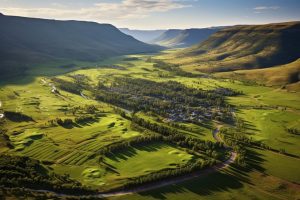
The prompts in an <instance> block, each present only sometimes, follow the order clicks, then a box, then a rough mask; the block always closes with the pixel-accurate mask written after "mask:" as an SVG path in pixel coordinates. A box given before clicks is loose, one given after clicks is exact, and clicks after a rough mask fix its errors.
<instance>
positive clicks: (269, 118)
mask: <svg viewBox="0 0 300 200" xmlns="http://www.w3.org/2000/svg"><path fill="white" fill-rule="evenodd" d="M237 115H238V116H239V117H241V118H242V119H244V120H245V122H246V123H247V132H248V133H249V134H250V135H249V136H251V137H253V138H254V139H255V140H259V141H264V142H265V143H266V144H268V145H269V146H270V147H272V148H274V149H278V150H279V149H285V150H286V152H287V153H291V154H294V155H298V156H300V151H299V144H300V137H299V136H298V135H293V134H291V133H289V132H287V130H286V129H287V128H297V129H300V114H298V113H297V112H291V111H282V110H274V109H272V110H259V109H247V110H246V109H244V110H240V111H239V112H237Z"/></svg>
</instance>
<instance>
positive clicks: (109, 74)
mask: <svg viewBox="0 0 300 200" xmlns="http://www.w3.org/2000/svg"><path fill="white" fill-rule="evenodd" d="M156 59H157V57H156V56H155V55H131V56H127V57H117V58H113V59H109V60H106V61H104V62H102V63H99V66H98V67H94V68H92V67H91V68H81V69H78V68H77V69H76V70H75V71H72V72H68V73H65V74H62V75H56V76H36V73H32V74H31V72H28V75H27V76H26V77H24V78H23V79H21V80H11V81H9V82H1V85H0V105H1V106H0V123H1V129H0V133H1V134H0V154H1V155H9V156H20V157H29V158H30V159H34V160H38V161H39V165H40V166H41V167H42V168H43V170H41V171H40V172H39V173H41V174H43V175H42V176H47V175H50V174H52V173H54V174H57V176H59V177H64V178H61V180H63V179H70V180H72V181H76V182H77V183H76V184H81V185H82V186H83V187H89V189H91V190H97V192H107V191H112V190H120V189H121V190H122V189H124V188H127V187H128V188H136V187H141V186H140V185H143V184H150V185H151V184H152V182H153V181H154V183H155V181H156V182H158V183H161V185H159V186H160V187H159V188H158V187H156V186H155V187H150V189H151V190H150V191H149V188H148V189H147V191H144V190H138V191H137V193H134V194H132V192H129V194H126V195H125V196H119V195H117V196H114V197H109V198H110V199H298V198H300V173H299V170H298V166H300V151H299V144H300V134H299V130H300V103H299V102H300V94H299V93H297V92H295V93H291V92H288V91H285V90H283V89H277V88H272V87H265V86H261V85H257V84H250V83H248V82H247V83H246V82H243V81H237V80H231V79H221V78H216V77H212V76H207V75H197V76H193V75H191V74H190V73H188V74H186V73H184V72H182V71H174V70H170V69H169V68H168V67H169V66H165V65H164V64H161V63H160V64H157V60H156ZM166 65H167V64H166ZM199 91H200V92H199ZM220 127H222V128H220ZM219 128H220V133H219V134H218V137H220V138H218V137H217V136H216V134H214V133H216V132H214V130H216V129H217V130H219ZM177 138H180V139H178V140H177ZM182 138H183V139H182ZM216 139H218V140H219V141H218V142H216ZM182 141H186V142H185V143H183V142H182ZM223 143H225V144H223ZM200 144H201V145H200ZM220 144H221V145H220ZM219 145H220V146H219ZM226 146H230V147H231V148H232V149H233V150H232V151H234V152H236V153H230V152H231V150H229V149H226ZM226 160H227V161H226ZM233 160H235V162H233ZM195 163H196V164H197V165H196V164H195ZM222 163H223V164H222ZM229 164H230V166H228V165H229ZM211 166H220V167H217V169H215V170H214V172H212V173H207V174H206V175H205V176H204V175H201V176H199V177H198V175H196V176H195V177H194V175H191V177H194V178H193V179H191V180H187V179H190V178H191V177H189V178H186V179H185V178H182V179H180V178H177V179H176V178H175V179H174V177H172V176H173V175H172V176H171V174H176V175H177V176H178V175H181V176H182V175H183V174H186V173H183V172H186V171H187V170H189V173H190V174H194V173H195V171H193V170H195V169H197V171H200V172H201V171H202V172H206V171H209V172H211V171H210V169H213V167H211ZM225 166H226V167H225ZM5 170H8V169H6V168H5V167H3V166H0V174H1V173H2V174H6V176H7V173H5V172H4V171H5ZM9 170H19V169H12V168H11V169H9ZM14 173H17V172H14ZM18 173H19V172H18ZM180 173H183V174H180ZM200 174H201V173H200ZM181 176H179V177H181ZM7 177H9V176H7ZM161 177H165V178H163V179H162V178H161ZM183 177H185V176H183ZM18 178H19V177H18ZM16 179H17V178H16ZM149 180H150V181H149ZM168 180H170V181H168ZM171 180H176V181H174V182H172V181H171ZM178 180H180V181H178ZM182 180H185V181H184V182H182ZM5 181H6V180H5V179H1V182H0V183H1V184H2V185H5V187H7V186H8V184H7V183H6V182H5ZM164 183H167V184H164ZM1 184H0V185H1ZM10 184H13V183H10ZM72 184H73V186H74V185H76V184H75V183H72ZM66 185H67V184H66ZM14 186H16V185H14ZM20 187H24V185H23V186H22V185H21V186H20ZM66 187H67V186H66ZM53 188H56V187H53ZM34 189H42V188H34ZM56 189H57V188H56ZM128 191H132V190H130V189H128ZM4 193H6V195H7V196H14V195H13V194H11V193H13V192H11V191H4ZM32 195H33V196H34V194H32ZM0 197H1V193H0Z"/></svg>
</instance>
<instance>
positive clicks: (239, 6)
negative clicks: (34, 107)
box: [0, 0, 300, 29]
mask: <svg viewBox="0 0 300 200" xmlns="http://www.w3.org/2000/svg"><path fill="white" fill-rule="evenodd" d="M0 12H2V13H3V14H6V15H17V16H27V17H39V18H50V19H62V20H69V19H72V20H85V21H96V22H99V23H111V24H113V25H115V26H117V27H127V28H131V29H168V28H192V27H194V28H196V27H199V28H200V27H210V26H224V25H235V24H264V23H271V22H284V21H295V20H298V21H300V1H299V0H110V1H108V0H0Z"/></svg>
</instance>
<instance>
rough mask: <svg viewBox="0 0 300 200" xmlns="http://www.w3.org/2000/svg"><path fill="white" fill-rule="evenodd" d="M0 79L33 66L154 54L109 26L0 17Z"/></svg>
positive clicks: (147, 46) (150, 46) (153, 48)
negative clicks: (1, 76)
mask: <svg viewBox="0 0 300 200" xmlns="http://www.w3.org/2000/svg"><path fill="white" fill-rule="evenodd" d="M0 26H1V27H2V28H1V29H0V44H1V45H0V69H1V71H2V73H0V74H1V75H6V76H7V75H9V74H14V75H16V74H17V72H19V73H21V71H23V70H24V69H25V68H28V67H29V66H30V65H33V64H41V63H47V62H53V61H57V60H60V61H61V60H66V61H73V60H74V61H89V62H90V61H99V60H101V59H103V58H107V57H111V56H118V55H124V54H135V53H146V52H155V51H157V50H159V49H161V48H160V47H158V46H153V45H149V44H145V43H143V42H140V41H138V40H136V39H134V38H133V37H131V36H128V35H126V34H124V33H122V32H121V31H119V30H118V29H117V28H116V27H114V26H112V25H110V24H98V23H95V22H82V21H56V20H46V19H34V18H25V17H14V16H5V15H0Z"/></svg>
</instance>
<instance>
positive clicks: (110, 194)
mask: <svg viewBox="0 0 300 200" xmlns="http://www.w3.org/2000/svg"><path fill="white" fill-rule="evenodd" d="M219 130H220V127H218V128H217V129H216V130H215V131H214V132H213V137H214V138H215V140H216V141H218V142H222V139H221V138H220V137H219V136H218V133H219ZM226 148H228V149H230V147H226ZM236 157H237V153H236V152H233V151H231V156H230V158H229V159H228V160H226V161H225V162H223V163H219V164H217V165H215V166H212V167H210V168H207V169H204V170H201V171H199V172H193V173H190V174H186V175H183V176H180V177H175V178H169V179H166V180H162V181H158V182H154V183H149V184H145V185H142V186H138V187H136V188H133V189H126V190H120V191H116V192H108V193H98V194H94V195H88V196H89V197H95V198H104V197H114V196H122V195H128V194H133V193H140V192H146V191H150V190H153V189H157V188H161V187H164V186H169V185H174V184H178V183H181V182H184V181H187V180H191V179H194V178H200V177H204V176H206V175H208V174H210V173H213V172H217V171H219V170H221V169H224V168H227V167H228V166H229V165H230V164H232V163H233V162H234V161H235V159H236ZM26 190H27V191H32V192H50V193H53V194H55V195H57V196H60V197H65V196H69V195H66V194H60V193H56V192H53V191H49V190H32V189H26ZM77 197H78V196H77ZM79 197H80V196H79ZM82 197H83V196H82Z"/></svg>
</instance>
